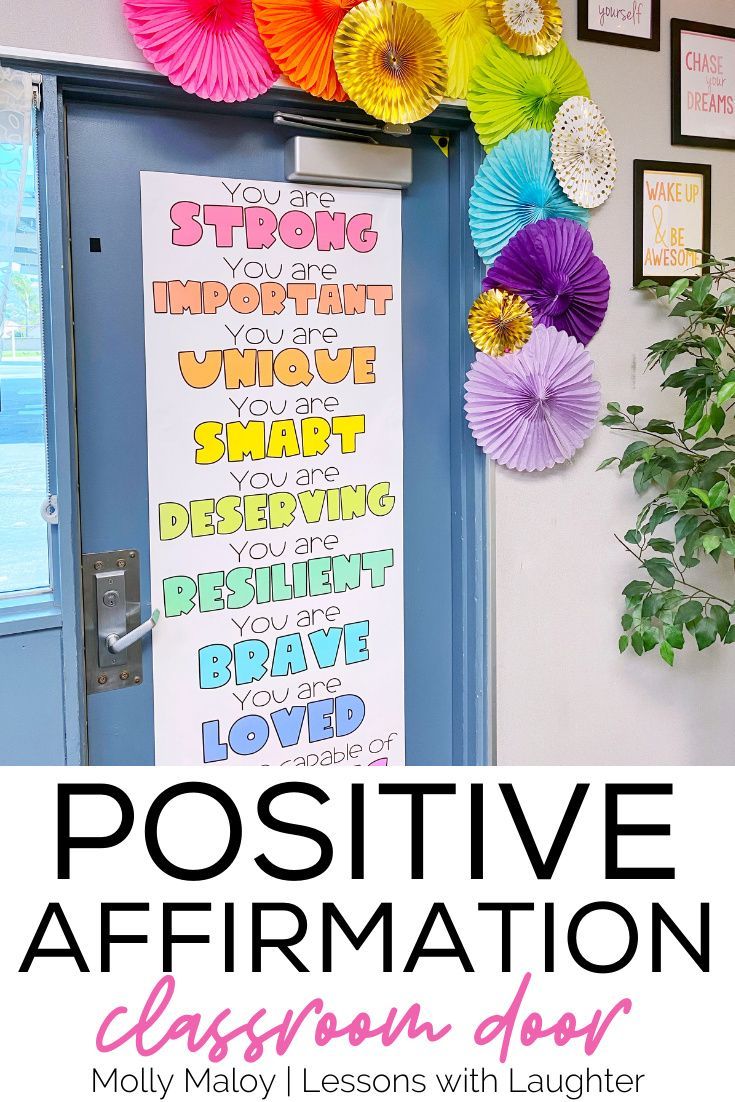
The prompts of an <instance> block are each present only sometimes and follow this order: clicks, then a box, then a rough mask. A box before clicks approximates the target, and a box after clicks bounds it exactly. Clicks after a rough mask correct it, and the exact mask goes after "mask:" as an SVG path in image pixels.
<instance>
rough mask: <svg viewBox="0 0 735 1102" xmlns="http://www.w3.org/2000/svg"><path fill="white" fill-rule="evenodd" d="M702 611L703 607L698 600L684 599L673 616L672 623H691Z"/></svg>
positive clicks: (698, 617)
mask: <svg viewBox="0 0 735 1102" xmlns="http://www.w3.org/2000/svg"><path fill="white" fill-rule="evenodd" d="M702 611H703V609H702V605H701V602H700V601H685V602H684V604H683V605H681V607H680V608H679V609H678V611H677V613H676V616H675V617H674V623H675V624H693V623H694V622H695V621H697V620H699V619H700V618H701V616H702Z"/></svg>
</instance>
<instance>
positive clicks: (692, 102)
mask: <svg viewBox="0 0 735 1102" xmlns="http://www.w3.org/2000/svg"><path fill="white" fill-rule="evenodd" d="M680 64H681V132H682V134H683V135H686V136H688V137H697V138H715V139H718V140H729V141H734V140H735V37H732V36H728V37H726V38H725V37H723V36H721V35H715V34H702V33H700V32H699V31H682V32H681V62H680Z"/></svg>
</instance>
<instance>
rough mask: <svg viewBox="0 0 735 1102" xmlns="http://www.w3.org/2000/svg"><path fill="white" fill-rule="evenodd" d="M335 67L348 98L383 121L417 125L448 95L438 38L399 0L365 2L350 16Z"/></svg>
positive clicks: (339, 42) (338, 39) (337, 47)
mask: <svg viewBox="0 0 735 1102" xmlns="http://www.w3.org/2000/svg"><path fill="white" fill-rule="evenodd" d="M334 64H335V68H336V69H337V76H338V77H339V80H340V82H341V84H342V87H343V88H344V90H345V91H346V92H347V95H348V96H349V97H350V99H351V100H354V102H355V103H356V104H357V106H358V107H361V108H362V110H363V111H366V112H367V113H368V114H369V115H372V116H373V117H374V118H376V119H382V120H383V121H384V122H388V123H411V122H417V121H418V120H419V119H423V118H424V117H425V116H426V115H429V114H431V112H432V111H433V110H434V108H435V107H437V106H438V105H439V103H441V100H442V97H443V96H444V95H445V94H446V88H447V58H446V54H445V52H444V47H443V46H442V44H441V41H440V39H439V35H438V34H437V33H436V31H435V30H434V28H433V27H432V25H431V23H430V22H429V21H428V19H426V18H425V17H424V16H423V15H421V14H420V13H419V12H417V11H414V10H413V8H409V7H408V6H407V5H406V4H403V3H399V2H396V0H365V2H364V3H362V4H358V5H357V7H356V8H353V9H352V11H350V12H348V13H347V15H346V16H345V17H344V19H343V20H342V22H341V23H340V26H339V30H338V31H337V37H336V39H335V42H334Z"/></svg>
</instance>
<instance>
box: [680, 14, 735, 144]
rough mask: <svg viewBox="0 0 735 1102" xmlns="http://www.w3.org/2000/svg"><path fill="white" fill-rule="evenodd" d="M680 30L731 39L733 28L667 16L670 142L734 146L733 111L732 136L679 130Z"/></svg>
mask: <svg viewBox="0 0 735 1102" xmlns="http://www.w3.org/2000/svg"><path fill="white" fill-rule="evenodd" d="M682 31H693V32H694V33H695V34H713V35H716V36H717V37H718V38H731V39H735V28H733V27H720V26H717V25H716V24H714V23H698V22H697V21H696V20H693V19H672V20H671V144H672V145H684V146H693V147H696V148H698V149H735V115H733V137H732V138H711V137H709V136H708V135H706V134H703V135H701V136H698V135H696V134H682V132H681V64H682V56H681V35H682Z"/></svg>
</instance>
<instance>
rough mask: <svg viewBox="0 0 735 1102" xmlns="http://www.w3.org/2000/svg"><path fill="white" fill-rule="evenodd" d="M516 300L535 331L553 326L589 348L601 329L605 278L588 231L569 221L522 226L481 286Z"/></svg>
mask: <svg viewBox="0 0 735 1102" xmlns="http://www.w3.org/2000/svg"><path fill="white" fill-rule="evenodd" d="M482 286H483V290H485V289H487V288H490V287H500V288H502V289H503V290H506V291H513V292H514V293H515V294H519V295H521V297H522V298H524V299H525V301H526V302H527V303H528V305H529V306H530V307H531V313H532V314H533V320H534V322H535V323H536V324H537V325H553V326H555V328H557V329H562V330H563V331H564V332H565V333H570V334H571V335H572V336H573V337H576V338H577V340H579V341H581V342H582V344H589V342H590V341H591V340H592V338H593V337H594V335H595V333H596V332H597V330H598V329H599V328H600V326H601V325H602V322H603V319H604V317H605V314H606V313H607V304H608V301H609V298H610V275H609V273H608V270H607V268H606V267H605V265H604V264H603V262H602V261H601V260H600V258H599V257H598V256H595V254H594V252H593V247H592V237H591V235H590V233H589V230H586V229H585V228H584V226H581V225H580V224H579V222H573V221H572V220H571V219H569V218H552V219H549V220H547V221H544V222H535V223H533V224H532V225H530V226H525V227H524V228H523V229H522V230H519V232H518V233H517V234H516V235H515V237H513V238H512V239H511V240H510V241H509V242H508V244H507V245H506V246H505V248H504V249H503V250H502V252H501V253H500V255H499V256H498V259H497V260H496V261H495V263H494V264H493V266H492V267H491V268H489V269H488V273H487V275H486V276H485V279H484V280H483V284H482Z"/></svg>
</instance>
